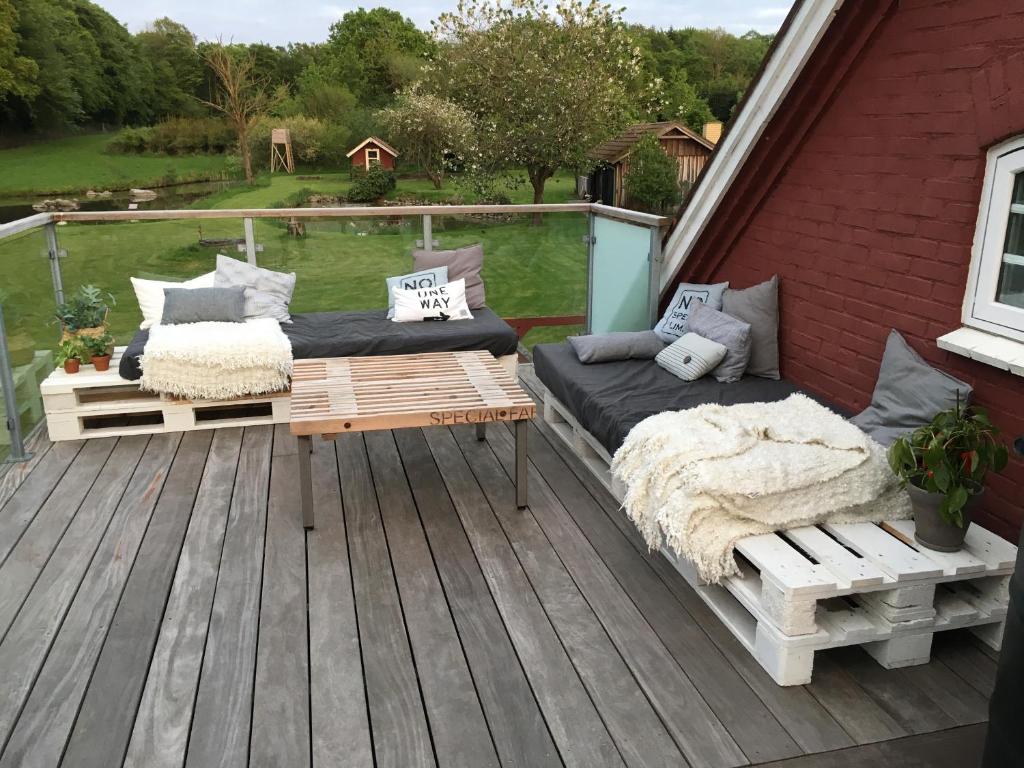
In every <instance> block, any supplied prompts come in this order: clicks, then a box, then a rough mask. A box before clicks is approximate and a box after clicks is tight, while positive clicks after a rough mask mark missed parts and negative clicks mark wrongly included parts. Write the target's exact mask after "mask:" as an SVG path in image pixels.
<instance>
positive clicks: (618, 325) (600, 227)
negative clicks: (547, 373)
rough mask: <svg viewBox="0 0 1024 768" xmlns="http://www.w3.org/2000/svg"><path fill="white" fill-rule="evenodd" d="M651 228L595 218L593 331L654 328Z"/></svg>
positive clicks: (591, 300) (592, 297)
mask: <svg viewBox="0 0 1024 768" xmlns="http://www.w3.org/2000/svg"><path fill="white" fill-rule="evenodd" d="M650 256H651V229H650V228H649V227H646V226H641V225H638V224H630V223H628V222H624V221H618V220H616V219H611V218H606V217H604V216H595V217H594V256H593V265H592V268H591V275H590V330H591V332H592V333H609V332H611V331H641V330H648V329H650V328H651V321H652V318H651V308H652V297H651V290H652V279H651V266H652V260H651V258H650Z"/></svg>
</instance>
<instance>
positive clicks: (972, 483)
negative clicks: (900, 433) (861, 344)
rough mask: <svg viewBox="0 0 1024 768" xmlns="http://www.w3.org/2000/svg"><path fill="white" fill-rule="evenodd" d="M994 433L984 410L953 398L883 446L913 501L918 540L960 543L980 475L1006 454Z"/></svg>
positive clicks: (935, 545) (945, 548)
mask: <svg viewBox="0 0 1024 768" xmlns="http://www.w3.org/2000/svg"><path fill="white" fill-rule="evenodd" d="M998 435H999V429H998V428H996V426H995V425H993V424H992V422H991V421H990V420H989V418H988V414H986V413H985V411H984V410H982V409H981V408H975V407H973V406H968V407H963V408H961V407H960V404H959V403H957V406H956V408H951V409H949V410H947V411H942V412H941V413H939V414H938V415H937V416H936V417H935V418H934V419H932V423H931V424H928V425H927V426H924V427H921V428H919V429H916V430H914V431H913V432H911V433H910V434H909V435H906V436H904V437H901V438H899V439H898V440H896V442H895V443H893V444H892V446H891V447H890V448H889V465H890V466H891V467H892V470H893V472H895V473H896V474H897V475H899V477H900V478H901V479H902V480H903V481H904V483H905V484H906V486H907V489H908V490H909V491H910V497H911V500H912V501H913V503H914V523H915V526H914V527H915V529H916V531H915V533H914V538H915V539H916V540H917V542H918V544H921V545H922V546H925V547H928V548H929V549H934V550H937V551H939V552H956V551H957V550H958V549H960V547H961V546H963V543H964V536H965V535H966V534H967V527H968V526H969V525H970V524H971V513H972V511H973V508H974V506H975V504H976V503H977V500H978V497H979V495H980V494H981V493H982V491H984V490H985V475H986V474H987V473H988V471H989V470H990V469H991V470H992V471H994V472H999V471H1001V470H1002V469H1003V467H1005V466H1006V462H1007V461H1008V460H1009V451H1007V449H1006V446H1005V445H1003V443H1002V442H1000V441H999V440H998V439H997V438H998Z"/></svg>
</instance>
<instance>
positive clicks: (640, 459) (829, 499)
mask: <svg viewBox="0 0 1024 768" xmlns="http://www.w3.org/2000/svg"><path fill="white" fill-rule="evenodd" d="M612 471H613V472H614V474H615V476H616V477H617V478H618V479H619V480H621V481H622V482H623V484H624V485H625V487H626V495H625V500H624V503H623V506H624V507H625V509H626V512H627V513H628V514H629V517H630V519H632V520H633V522H634V523H636V525H637V527H638V528H639V529H640V531H641V532H642V533H643V536H644V538H645V539H646V541H647V544H648V546H650V547H651V548H652V549H653V548H656V547H660V546H661V545H662V543H663V542H664V543H667V544H668V545H669V546H670V547H672V549H673V550H675V552H677V553H678V554H680V555H682V556H684V557H686V558H688V559H689V560H691V561H693V563H694V564H695V565H696V567H697V570H698V571H699V573H700V575H701V577H702V578H704V579H706V580H707V581H709V582H712V583H717V582H719V581H721V579H722V578H723V577H725V576H729V575H732V574H735V573H737V571H738V569H737V566H736V561H735V559H734V557H733V548H734V546H735V544H736V541H737V540H739V539H741V538H743V537H744V536H752V535H755V534H763V533H771V532H772V531H778V530H783V529H786V528H795V527H798V526H801V525H812V524H814V523H819V522H823V521H828V522H833V523H836V522H869V521H870V522H878V521H881V520H892V519H897V518H904V517H909V516H910V499H909V497H908V495H907V492H906V491H905V490H903V489H902V488H901V487H900V484H899V481H898V480H897V478H896V476H895V475H894V474H893V473H892V471H891V470H890V469H889V465H888V462H887V461H886V455H885V449H884V448H883V447H882V446H881V445H879V444H878V443H876V442H875V441H874V440H872V439H871V438H870V437H868V436H867V435H866V434H864V432H862V431H861V430H860V429H859V428H857V427H856V426H854V425H853V424H850V423H849V422H847V421H846V420H845V419H843V418H842V417H840V416H838V415H836V414H835V413H833V412H832V411H830V410H828V409H827V408H825V407H824V406H822V405H819V404H818V403H816V402H814V401H813V400H811V399H810V398H809V397H806V396H804V395H800V394H794V395H790V396H789V397H788V398H786V399H785V400H781V401H779V402H775V403H749V404H742V405H730V406H723V405H701V406H698V407H696V408H691V409H689V410H686V411H676V412H667V413H660V414H658V415H656V416H651V417H649V418H647V419H645V420H644V421H642V422H640V423H639V424H637V425H636V426H635V427H634V428H633V429H632V430H631V431H630V433H629V435H628V436H627V437H626V441H625V443H623V445H622V447H621V448H619V450H618V451H617V452H616V453H615V458H614V461H613V463H612Z"/></svg>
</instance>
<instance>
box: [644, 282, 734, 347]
mask: <svg viewBox="0 0 1024 768" xmlns="http://www.w3.org/2000/svg"><path fill="white" fill-rule="evenodd" d="M728 287H729V284H728V283H715V284H714V285H699V284H695V283H680V284H679V285H678V286H677V287H676V292H675V294H674V295H673V296H672V301H670V302H669V305H668V309H666V310H665V314H664V316H663V317H662V318H661V320H659V321H658V324H657V325H656V326H654V332H655V333H656V334H658V338H660V339H661V340H662V341H664V342H665V343H666V344H671V343H672V342H673V341H675V340H676V339H678V338H679V337H680V336H682V335H683V334H684V333H686V332H687V331H688V330H690V329H689V328H688V327H687V324H686V320H687V318H688V317H689V316H690V312H691V311H692V310H693V306H694V304H695V303H696V302H698V301H702V302H704V303H705V304H707V305H708V306H709V307H712V308H713V309H721V308H722V294H723V293H725V289H726V288H728Z"/></svg>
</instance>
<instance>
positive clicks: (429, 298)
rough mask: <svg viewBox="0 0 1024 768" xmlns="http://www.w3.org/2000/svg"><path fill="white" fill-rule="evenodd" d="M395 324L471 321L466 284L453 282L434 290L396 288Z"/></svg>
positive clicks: (458, 281) (459, 281) (460, 281)
mask: <svg viewBox="0 0 1024 768" xmlns="http://www.w3.org/2000/svg"><path fill="white" fill-rule="evenodd" d="M394 294H395V316H394V318H393V320H394V321H395V322H396V323H415V322H419V321H421V320H472V319H473V315H472V314H470V311H469V305H468V304H466V281H465V280H464V279H461V278H460V279H459V280H454V281H452V282H450V283H445V284H444V285H438V286H435V287H434V288H408V289H406V288H395V289H394Z"/></svg>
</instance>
